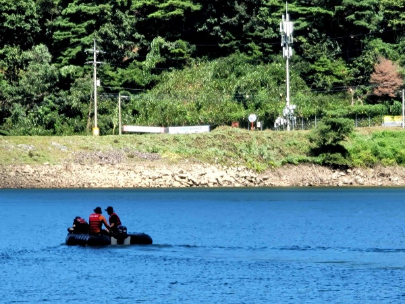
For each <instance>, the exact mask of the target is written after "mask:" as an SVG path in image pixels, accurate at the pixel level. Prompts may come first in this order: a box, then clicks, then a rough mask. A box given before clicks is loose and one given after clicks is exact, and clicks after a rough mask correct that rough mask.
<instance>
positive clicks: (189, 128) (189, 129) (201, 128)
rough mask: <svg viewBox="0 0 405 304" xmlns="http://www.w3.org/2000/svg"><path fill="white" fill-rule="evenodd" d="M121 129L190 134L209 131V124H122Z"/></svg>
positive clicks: (136, 131)
mask: <svg viewBox="0 0 405 304" xmlns="http://www.w3.org/2000/svg"><path fill="white" fill-rule="evenodd" d="M122 131H124V132H133V133H169V134H192V133H205V132H210V126H209V125H206V126H186V127H167V128H165V127H147V126H127V125H124V126H122Z"/></svg>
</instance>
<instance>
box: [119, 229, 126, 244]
mask: <svg viewBox="0 0 405 304" xmlns="http://www.w3.org/2000/svg"><path fill="white" fill-rule="evenodd" d="M117 231H118V232H117V243H118V244H124V241H125V239H126V238H127V236H128V233H127V227H125V226H123V225H119V226H118V227H117Z"/></svg>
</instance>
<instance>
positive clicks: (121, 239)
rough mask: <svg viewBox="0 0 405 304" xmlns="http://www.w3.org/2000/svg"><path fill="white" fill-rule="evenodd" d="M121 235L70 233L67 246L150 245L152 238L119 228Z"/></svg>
mask: <svg viewBox="0 0 405 304" xmlns="http://www.w3.org/2000/svg"><path fill="white" fill-rule="evenodd" d="M119 228H120V229H119V233H118V234H116V235H114V236H108V235H102V234H97V235H92V234H86V233H69V234H68V235H67V236H66V245H82V246H108V245H150V244H152V243H153V241H152V238H151V237H150V236H149V235H147V234H146V233H143V232H142V233H127V232H126V227H124V226H121V227H119Z"/></svg>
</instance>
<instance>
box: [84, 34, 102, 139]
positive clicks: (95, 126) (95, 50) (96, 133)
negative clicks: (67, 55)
mask: <svg viewBox="0 0 405 304" xmlns="http://www.w3.org/2000/svg"><path fill="white" fill-rule="evenodd" d="M86 52H92V53H93V62H86V63H87V64H88V63H91V64H93V81H94V94H93V95H94V127H93V135H100V131H99V129H98V127H97V85H98V82H97V64H100V63H101V62H97V53H99V52H100V51H97V48H96V39H94V45H93V49H90V50H87V51H86Z"/></svg>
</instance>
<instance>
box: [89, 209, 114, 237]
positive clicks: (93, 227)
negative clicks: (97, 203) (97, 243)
mask: <svg viewBox="0 0 405 304" xmlns="http://www.w3.org/2000/svg"><path fill="white" fill-rule="evenodd" d="M102 213H103V212H102V211H101V208H100V207H97V208H96V209H94V213H92V214H90V217H89V233H90V234H104V235H108V236H109V235H110V233H109V231H108V230H109V229H110V225H108V223H107V220H106V219H105V217H104V216H103V215H102ZM103 224H104V226H105V227H106V228H107V229H108V230H106V229H102V227H103Z"/></svg>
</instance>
